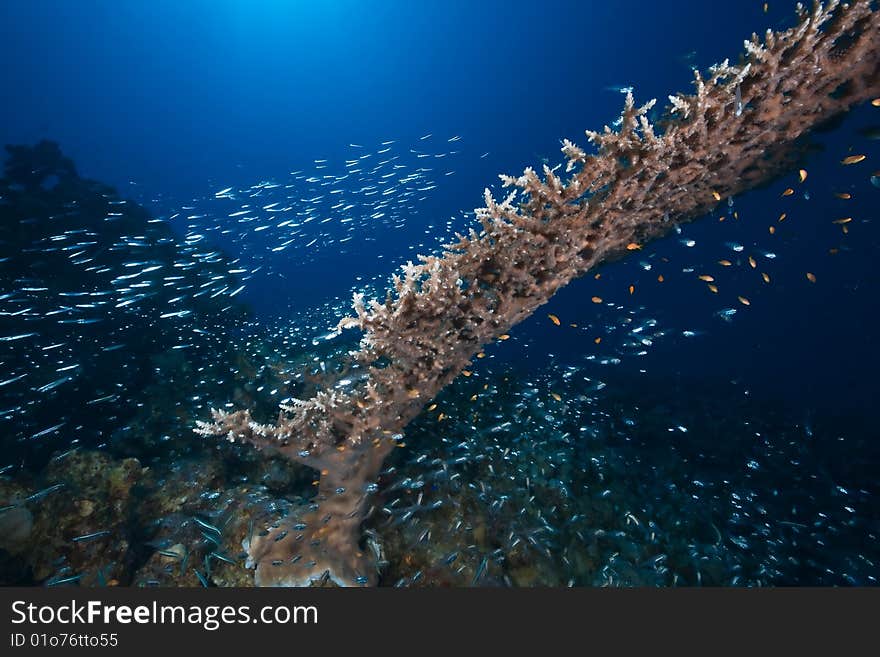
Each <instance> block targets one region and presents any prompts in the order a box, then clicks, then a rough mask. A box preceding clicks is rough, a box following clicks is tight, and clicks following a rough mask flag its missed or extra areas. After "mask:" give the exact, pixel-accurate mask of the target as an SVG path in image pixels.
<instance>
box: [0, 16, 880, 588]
mask: <svg viewBox="0 0 880 657" xmlns="http://www.w3.org/2000/svg"><path fill="white" fill-rule="evenodd" d="M0 33H2V39H0V56H2V57H3V59H4V61H5V62H6V65H5V66H4V67H3V68H2V70H0V82H2V85H3V88H4V89H5V91H6V96H5V97H6V102H5V103H4V104H3V107H2V108H0V115H2V121H0V140H2V143H3V144H7V145H6V147H5V151H4V152H3V169H2V177H0V584H2V585H5V586H46V587H59V586H66V587H110V586H122V587H229V586H236V587H250V586H356V587H361V586H381V587H547V586H550V587H644V586H647V587H696V586H716V587H761V586H874V585H877V584H878V578H880V543H878V536H880V477H878V473H880V431H878V423H877V419H876V414H877V400H878V398H880V380H878V376H877V372H878V371H880V351H878V346H877V345H878V339H880V331H878V325H880V302H878V287H880V274H878V270H877V267H876V258H877V255H878V254H880V213H878V208H880V141H878V139H880V5H878V3H877V2H876V1H874V0H854V1H852V2H850V3H848V4H845V3H840V2H836V1H835V0H829V1H827V2H824V3H817V4H813V5H809V6H800V5H796V4H795V3H793V2H789V1H788V0H782V1H780V0H774V1H771V2H769V3H764V2H754V1H753V0H734V1H733V2H729V3H726V4H725V5H724V7H723V9H722V8H721V6H719V5H716V4H714V3H707V2H698V1H695V0H670V1H668V2H663V3H652V2H642V1H637V2H634V3H620V2H605V3H598V2H590V1H586V0H581V1H578V2H574V1H572V2H567V1H563V0H553V1H550V2H546V3H544V2H542V3H534V2H519V1H518V0H512V1H511V0H508V1H506V2H503V3H502V2H494V1H491V0H487V1H486V2H479V3H470V2H416V3H410V2H396V1H389V2H357V1H354V0H327V1H326V2H319V3H302V2H296V1H294V0H286V1H282V0H256V1H253V2H246V1H244V0H217V1H212V2H207V1H205V0H190V1H188V2H180V3H151V2H141V1H140V0H125V1H119V0H116V1H110V0H83V1H78V2H75V1H73V0H69V1H68V0H34V1H32V2H25V1H20V2H19V1H16V0H10V1H8V2H3V3H0ZM585 131H586V132H585Z"/></svg>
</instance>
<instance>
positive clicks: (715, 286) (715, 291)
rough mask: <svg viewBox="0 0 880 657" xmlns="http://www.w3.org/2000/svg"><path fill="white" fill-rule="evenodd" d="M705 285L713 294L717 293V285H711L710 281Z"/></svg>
mask: <svg viewBox="0 0 880 657" xmlns="http://www.w3.org/2000/svg"><path fill="white" fill-rule="evenodd" d="M707 287H708V288H709V291H710V292H712V293H713V294H718V286H717V285H712V284H711V283H709V285H708V286H707Z"/></svg>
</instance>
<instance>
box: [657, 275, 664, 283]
mask: <svg viewBox="0 0 880 657" xmlns="http://www.w3.org/2000/svg"><path fill="white" fill-rule="evenodd" d="M663 280H664V278H663V274H660V275H659V276H658V277H657V282H658V283H662V282H663Z"/></svg>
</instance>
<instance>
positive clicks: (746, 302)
mask: <svg viewBox="0 0 880 657" xmlns="http://www.w3.org/2000/svg"><path fill="white" fill-rule="evenodd" d="M737 299H739V302H740V303H741V304H742V305H744V306H751V305H752V302H751V301H749V300H748V299H746V298H745V297H737Z"/></svg>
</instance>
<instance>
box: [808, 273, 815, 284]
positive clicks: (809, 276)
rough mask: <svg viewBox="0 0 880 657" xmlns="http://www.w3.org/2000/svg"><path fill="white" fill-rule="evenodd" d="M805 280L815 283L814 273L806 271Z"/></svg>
mask: <svg viewBox="0 0 880 657" xmlns="http://www.w3.org/2000/svg"><path fill="white" fill-rule="evenodd" d="M807 280H808V281H810V283H815V282H816V274H814V273H813V272H811V271H808V272H807Z"/></svg>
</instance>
